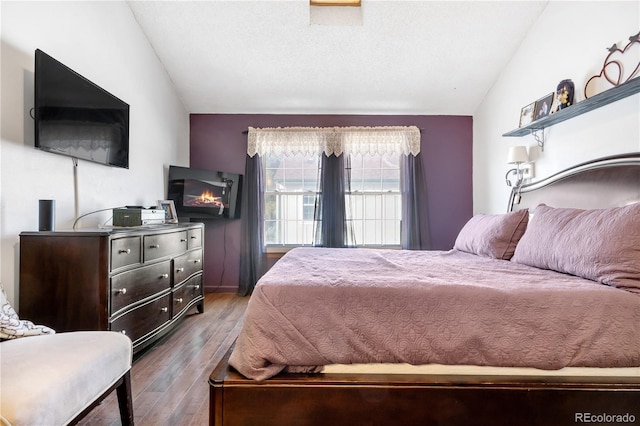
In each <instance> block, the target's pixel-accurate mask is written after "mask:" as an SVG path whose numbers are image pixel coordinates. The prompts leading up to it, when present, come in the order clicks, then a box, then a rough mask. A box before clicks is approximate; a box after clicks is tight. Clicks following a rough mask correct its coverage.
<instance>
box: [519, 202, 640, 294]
mask: <svg viewBox="0 0 640 426" xmlns="http://www.w3.org/2000/svg"><path fill="white" fill-rule="evenodd" d="M531 216H532V218H531V221H530V223H529V224H528V226H527V230H526V232H525V234H524V236H523V237H522V239H521V240H520V242H519V243H518V246H517V247H516V250H515V254H514V256H513V258H512V259H511V260H512V261H514V262H518V263H522V264H525V265H529V266H535V267H537V268H542V269H551V270H554V271H558V272H562V273H566V274H571V275H576V276H579V277H583V278H587V279H590V280H593V281H598V282H601V283H603V284H607V285H611V286H615V287H620V288H625V289H627V290H630V291H634V292H639V293H640V203H635V204H631V205H629V206H625V207H615V208H610V209H597V210H581V209H572V208H553V207H549V206H547V205H544V204H541V205H539V206H538V207H536V209H535V210H534V212H533V213H532V215H531Z"/></svg>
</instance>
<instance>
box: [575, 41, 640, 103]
mask: <svg viewBox="0 0 640 426" xmlns="http://www.w3.org/2000/svg"><path fill="white" fill-rule="evenodd" d="M608 50H609V54H608V55H607V57H606V58H605V59H604V64H603V66H602V70H601V71H600V73H599V74H597V75H594V76H592V77H591V78H589V80H587V84H585V86H584V97H585V99H588V98H589V97H591V96H593V95H596V94H598V93H601V92H603V91H605V90H607V89H610V88H612V87H616V86H619V85H620V84H623V83H626V82H627V81H629V80H631V79H632V78H635V77H637V76H638V74H639V71H640V32H639V33H638V34H636V35H633V36H631V37H629V43H628V44H627V45H626V46H625V47H624V49H620V48H618V46H617V45H616V44H614V45H613V46H611V47H610V48H609V49H608Z"/></svg>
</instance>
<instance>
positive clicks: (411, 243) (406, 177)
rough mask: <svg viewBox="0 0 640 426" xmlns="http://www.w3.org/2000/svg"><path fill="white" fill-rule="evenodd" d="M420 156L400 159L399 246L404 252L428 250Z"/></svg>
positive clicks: (425, 193)
mask: <svg viewBox="0 0 640 426" xmlns="http://www.w3.org/2000/svg"><path fill="white" fill-rule="evenodd" d="M421 155H422V154H418V155H403V156H402V157H401V159H400V192H401V194H402V223H401V225H400V244H401V245H402V248H403V249H406V250H423V249H428V248H429V238H428V232H427V231H428V222H427V221H426V220H425V217H424V215H425V214H426V211H427V188H426V184H425V181H424V173H423V171H422V158H421V157H420V156H421ZM421 214H422V216H421Z"/></svg>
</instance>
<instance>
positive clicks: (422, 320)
mask: <svg viewBox="0 0 640 426" xmlns="http://www.w3.org/2000/svg"><path fill="white" fill-rule="evenodd" d="M380 362H399V363H409V364H429V363H439V364H468V365H491V366H501V367H506V366H515V367H535V368H540V369H559V368H562V367H566V366H577V367H635V366H640V295H639V294H635V293H631V292H628V291H625V290H621V289H617V288H613V287H609V286H607V285H603V284H599V283H596V282H594V281H589V280H585V279H582V278H578V277H574V276H570V275H564V274H560V273H556V272H552V271H547V270H542V269H537V268H533V267H529V266H526V265H521V264H517V263H514V262H509V261H504V260H494V259H489V258H483V257H479V256H476V255H473V254H467V253H462V252H459V251H449V252H442V251H400V250H371V249H325V248H297V249H294V250H292V251H290V252H289V253H287V254H286V255H285V256H284V257H283V258H282V259H280V260H279V261H278V262H277V263H276V265H274V266H273V267H272V268H271V270H269V272H268V273H266V274H265V275H264V276H263V277H262V278H261V279H260V281H259V283H258V285H257V286H256V288H255V290H254V292H253V294H252V296H251V299H250V301H249V305H248V307H247V312H246V317H245V322H244V325H243V329H242V331H241V333H240V335H239V336H238V339H237V342H236V346H235V348H234V350H233V353H232V354H231V358H230V364H231V366H233V367H234V368H235V369H236V370H238V371H239V372H240V373H241V374H243V375H244V376H246V377H248V378H252V379H256V380H264V379H267V378H269V377H272V376H274V375H276V374H278V373H279V372H281V371H317V370H318V366H322V365H327V364H334V363H341V364H350V363H380Z"/></svg>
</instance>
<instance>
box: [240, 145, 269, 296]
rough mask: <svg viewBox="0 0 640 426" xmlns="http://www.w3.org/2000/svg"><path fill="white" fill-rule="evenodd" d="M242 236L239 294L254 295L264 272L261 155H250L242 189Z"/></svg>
mask: <svg viewBox="0 0 640 426" xmlns="http://www.w3.org/2000/svg"><path fill="white" fill-rule="evenodd" d="M241 209H242V219H241V221H242V223H241V228H242V236H241V241H240V283H239V286H238V294H240V295H242V296H246V295H248V294H251V292H252V291H253V288H254V287H255V285H256V283H257V282H258V280H259V279H260V277H261V276H262V274H264V267H265V263H266V262H265V251H264V174H263V172H262V159H261V158H260V156H259V155H257V154H256V155H254V156H253V157H249V156H248V155H247V162H246V165H245V171H244V184H243V188H242V207H241Z"/></svg>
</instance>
